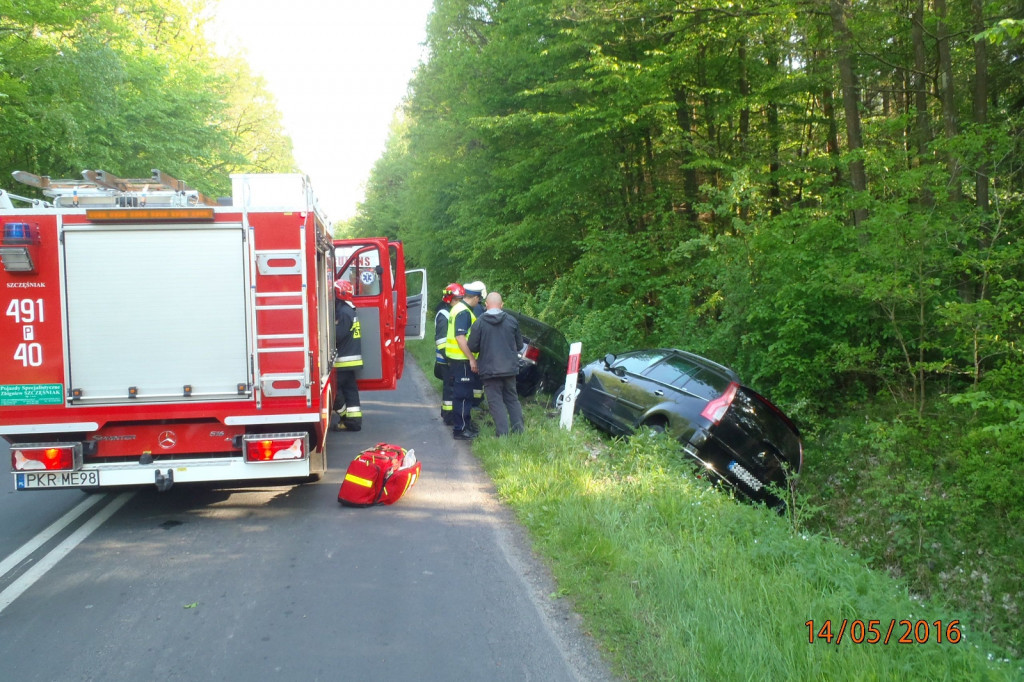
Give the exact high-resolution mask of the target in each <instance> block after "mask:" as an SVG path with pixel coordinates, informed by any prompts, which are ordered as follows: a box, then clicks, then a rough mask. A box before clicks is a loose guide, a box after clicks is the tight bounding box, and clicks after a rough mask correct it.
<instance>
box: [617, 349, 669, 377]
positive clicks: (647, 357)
mask: <svg viewBox="0 0 1024 682" xmlns="http://www.w3.org/2000/svg"><path fill="white" fill-rule="evenodd" d="M663 357H665V353H664V352H663V351H659V350H641V351H637V352H635V353H627V354H626V355H620V356H619V357H617V358H615V363H614V364H612V367H621V368H622V369H624V370H626V371H627V372H629V373H630V374H642V373H643V371H644V370H645V369H647V368H648V367H650V366H651V365H653V364H654V363H656V362H658V361H659V360H661V359H662V358H663Z"/></svg>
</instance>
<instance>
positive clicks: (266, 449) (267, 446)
mask: <svg viewBox="0 0 1024 682" xmlns="http://www.w3.org/2000/svg"><path fill="white" fill-rule="evenodd" d="M243 442H244V448H245V461H247V462H284V461H289V460H297V459H305V458H306V456H307V455H308V454H309V435H308V434H305V433H263V434H256V435H252V436H246V437H245V438H244V439H243Z"/></svg>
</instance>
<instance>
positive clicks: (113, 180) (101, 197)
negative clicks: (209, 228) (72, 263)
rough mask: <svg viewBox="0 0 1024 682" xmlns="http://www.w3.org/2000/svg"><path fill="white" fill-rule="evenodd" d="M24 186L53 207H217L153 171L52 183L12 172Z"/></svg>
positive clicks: (87, 174)
mask: <svg viewBox="0 0 1024 682" xmlns="http://www.w3.org/2000/svg"><path fill="white" fill-rule="evenodd" d="M11 175H12V176H14V179H15V180H17V181H18V182H20V183H21V184H23V185H28V186H29V187H35V188H36V189H41V190H42V191H43V194H45V195H46V196H48V197H51V198H52V199H53V204H52V205H53V206H58V207H68V206H70V207H72V208H77V207H80V206H117V207H120V208H128V207H132V208H136V207H142V206H181V207H184V206H197V205H200V204H202V205H205V206H217V205H218V204H217V202H216V201H214V200H213V199H211V198H209V197H207V196H206V195H205V194H203V193H202V192H200V191H199V190H197V189H194V188H192V187H189V186H188V185H187V184H185V183H184V182H182V181H181V180H178V179H177V178H174V177H172V176H170V175H168V174H167V173H164V172H163V171H161V170H159V169H157V168H154V169H153V170H152V172H151V175H150V177H148V178H132V179H125V178H119V177H117V176H116V175H113V174H112V173H108V172H107V171H102V170H84V171H82V178H83V179H82V180H75V179H64V180H54V179H52V178H51V177H50V176H48V175H35V174H33V173H28V172H26V171H14V172H13V173H11Z"/></svg>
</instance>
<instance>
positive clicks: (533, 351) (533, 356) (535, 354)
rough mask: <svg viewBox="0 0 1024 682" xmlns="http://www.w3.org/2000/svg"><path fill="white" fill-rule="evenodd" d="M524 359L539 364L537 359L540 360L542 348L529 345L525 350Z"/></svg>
mask: <svg viewBox="0 0 1024 682" xmlns="http://www.w3.org/2000/svg"><path fill="white" fill-rule="evenodd" d="M523 360H526V361H527V362H532V363H533V364H537V361H538V360H540V348H537V346H527V347H526V350H525V351H523Z"/></svg>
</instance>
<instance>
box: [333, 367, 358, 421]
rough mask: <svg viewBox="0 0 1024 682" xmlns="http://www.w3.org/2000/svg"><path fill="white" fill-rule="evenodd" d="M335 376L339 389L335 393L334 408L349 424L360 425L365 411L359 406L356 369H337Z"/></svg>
mask: <svg viewBox="0 0 1024 682" xmlns="http://www.w3.org/2000/svg"><path fill="white" fill-rule="evenodd" d="M334 377H335V382H336V386H337V391H335V394H334V409H335V411H336V412H340V413H341V418H342V420H344V422H345V424H346V425H347V426H354V427H357V428H358V427H359V426H361V425H362V423H363V411H362V408H360V407H359V387H358V385H357V384H356V372H355V370H354V369H336V370H334Z"/></svg>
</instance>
